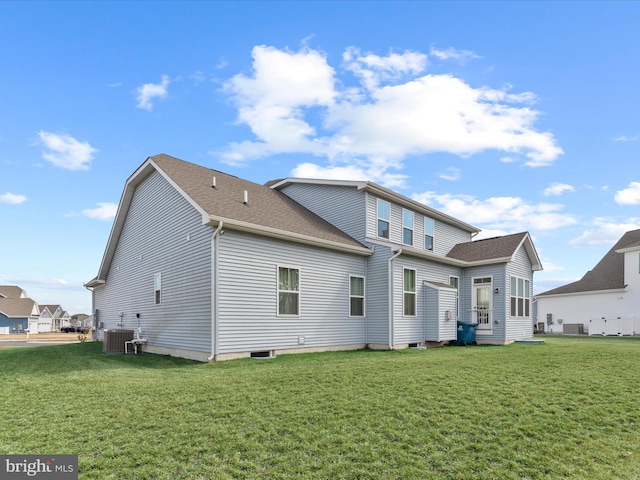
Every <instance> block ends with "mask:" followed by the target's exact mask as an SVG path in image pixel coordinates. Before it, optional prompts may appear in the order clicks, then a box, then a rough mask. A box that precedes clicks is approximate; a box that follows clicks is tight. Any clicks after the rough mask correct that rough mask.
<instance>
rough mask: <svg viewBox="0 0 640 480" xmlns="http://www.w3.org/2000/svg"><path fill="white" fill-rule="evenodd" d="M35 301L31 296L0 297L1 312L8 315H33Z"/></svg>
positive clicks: (23, 316) (15, 316)
mask: <svg viewBox="0 0 640 480" xmlns="http://www.w3.org/2000/svg"><path fill="white" fill-rule="evenodd" d="M35 303H36V302H34V301H33V300H31V299H30V298H0V312H2V313H4V314H5V315H6V316H7V317H12V318H26V317H29V316H31V312H32V311H33V306H34V304H35Z"/></svg>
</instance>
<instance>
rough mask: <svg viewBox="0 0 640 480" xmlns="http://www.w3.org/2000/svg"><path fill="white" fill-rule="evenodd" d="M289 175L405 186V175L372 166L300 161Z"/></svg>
mask: <svg viewBox="0 0 640 480" xmlns="http://www.w3.org/2000/svg"><path fill="white" fill-rule="evenodd" d="M291 175H292V176H294V177H298V178H321V179H324V180H359V181H372V182H376V183H382V184H384V185H387V186H388V187H397V188H402V187H404V186H405V180H406V178H407V176H406V175H402V174H399V173H396V174H393V173H389V172H387V171H386V170H381V169H376V168H375V167H374V166H368V167H367V166H363V167H360V166H357V165H347V166H343V167H340V166H329V167H322V166H320V165H316V164H314V163H301V164H300V165H297V166H296V167H295V168H294V169H293V170H292V171H291Z"/></svg>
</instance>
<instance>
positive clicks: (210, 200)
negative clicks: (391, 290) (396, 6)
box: [87, 154, 373, 286]
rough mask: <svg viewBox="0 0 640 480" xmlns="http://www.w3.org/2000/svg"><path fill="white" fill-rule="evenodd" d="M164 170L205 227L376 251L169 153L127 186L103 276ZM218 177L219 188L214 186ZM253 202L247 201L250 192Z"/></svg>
mask: <svg viewBox="0 0 640 480" xmlns="http://www.w3.org/2000/svg"><path fill="white" fill-rule="evenodd" d="M154 171H157V172H159V173H160V174H161V175H162V176H163V177H164V178H165V179H166V180H167V181H168V182H169V183H170V184H171V185H173V187H174V188H176V190H177V191H178V192H180V193H181V194H182V195H183V196H184V197H185V199H186V200H187V201H188V202H189V203H191V205H192V206H193V207H194V208H195V209H196V210H197V211H198V212H199V213H200V214H201V215H202V221H203V224H205V225H210V226H218V225H220V224H221V223H222V224H223V226H224V228H226V229H231V230H234V229H235V230H241V231H248V232H252V233H255V234H258V235H265V236H271V237H276V238H281V239H285V240H288V241H294V242H299V243H306V244H313V245H317V246H323V247H325V248H332V249H336V250H342V251H349V252H352V253H356V254H359V255H371V254H372V253H373V252H372V251H371V250H370V249H369V248H367V247H365V246H364V245H362V244H361V243H360V242H358V241H357V240H355V239H353V238H352V237H350V236H349V235H347V234H346V233H344V232H343V231H342V230H340V229H338V228H337V227H335V226H334V225H332V224H331V223H329V222H327V221H326V220H324V219H322V218H320V217H319V216H318V215H316V214H315V213H313V212H311V211H310V210H307V209H306V208H305V207H303V206H302V205H300V204H299V203H297V202H295V201H294V200H293V199H291V198H289V197H287V196H286V195H285V194H283V193H282V192H279V191H277V190H274V189H271V188H269V187H267V186H265V185H259V184H257V183H253V182H250V181H248V180H243V179H241V178H238V177H235V176H233V175H228V174H226V173H223V172H219V171H217V170H212V169H210V168H206V167H203V166H200V165H196V164H193V163H189V162H185V161H184V160H180V159H177V158H174V157H171V156H169V155H165V154H159V155H155V156H152V157H149V158H148V159H147V160H146V161H145V162H144V163H143V164H142V165H141V166H140V167H139V168H138V169H137V170H136V171H135V172H134V173H133V175H131V177H129V179H128V180H127V182H126V185H125V189H124V192H123V193H122V198H121V199H120V204H119V206H118V212H117V214H116V219H115V221H114V225H113V228H112V231H111V235H110V237H109V241H108V244H107V249H106V250H105V256H104V258H103V261H102V265H101V267H100V272H99V273H98V276H97V277H96V278H95V279H93V280H91V281H90V282H88V283H87V286H96V285H97V284H99V283H100V281H103V280H104V279H105V278H106V272H107V270H108V265H109V264H110V263H111V260H112V258H113V254H114V252H115V247H116V245H117V241H118V238H119V235H120V233H121V231H122V228H123V225H124V220H125V218H126V214H127V211H128V209H129V205H130V204H131V200H132V198H133V193H134V191H135V189H136V187H137V186H138V185H139V184H140V183H141V182H142V181H143V180H144V179H145V178H147V177H148V176H149V175H150V174H151V173H153V172H154ZM214 178H215V187H214V186H213V182H214ZM244 192H246V195H247V202H246V203H245V202H244V200H245V196H244V195H245V193H244Z"/></svg>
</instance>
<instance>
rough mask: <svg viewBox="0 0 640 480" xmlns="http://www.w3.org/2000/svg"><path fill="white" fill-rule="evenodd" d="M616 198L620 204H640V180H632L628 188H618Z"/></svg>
mask: <svg viewBox="0 0 640 480" xmlns="http://www.w3.org/2000/svg"><path fill="white" fill-rule="evenodd" d="M614 199H615V201H616V203H617V204H618V205H638V204H639V203H640V182H631V183H630V184H629V187H628V188H624V189H622V190H618V192H616V195H615V197H614Z"/></svg>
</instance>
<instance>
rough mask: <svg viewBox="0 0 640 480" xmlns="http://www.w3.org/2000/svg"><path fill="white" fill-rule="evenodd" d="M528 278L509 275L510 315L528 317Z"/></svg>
mask: <svg viewBox="0 0 640 480" xmlns="http://www.w3.org/2000/svg"><path fill="white" fill-rule="evenodd" d="M529 287H530V283H529V280H527V279H526V278H522V277H516V276H515V275H512V276H511V292H510V297H511V316H512V317H528V316H529V306H530V301H531V300H530V298H529Z"/></svg>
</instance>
